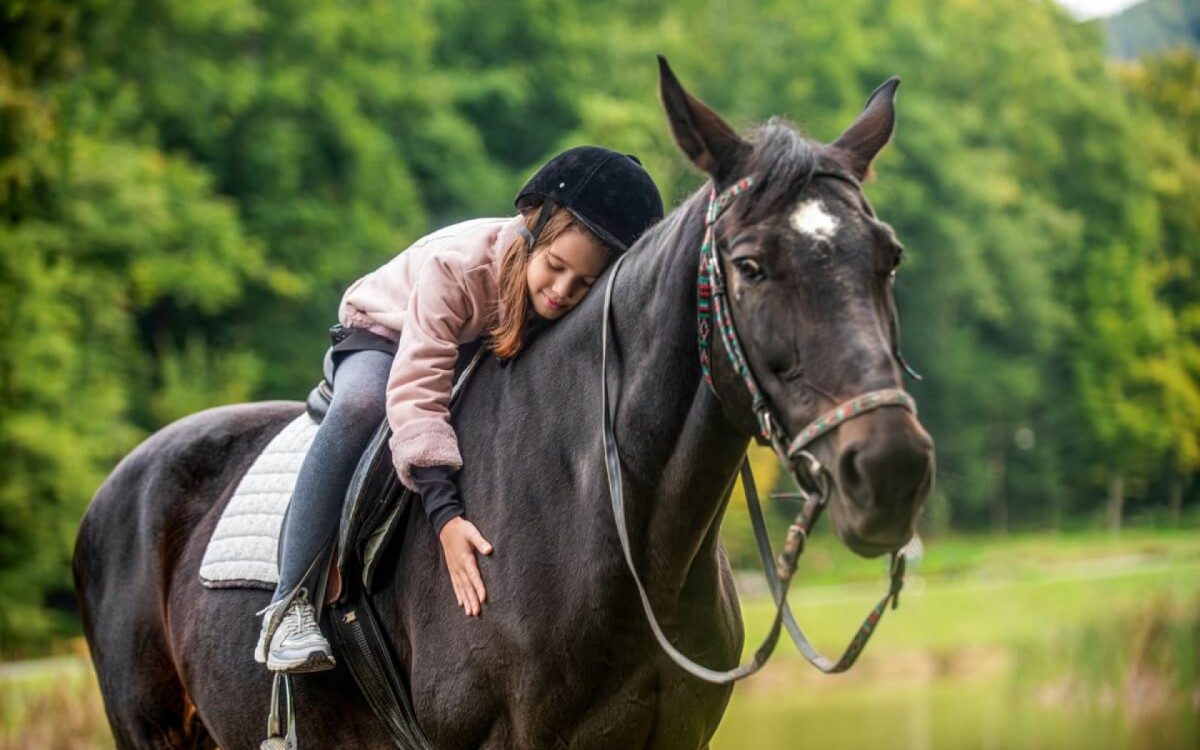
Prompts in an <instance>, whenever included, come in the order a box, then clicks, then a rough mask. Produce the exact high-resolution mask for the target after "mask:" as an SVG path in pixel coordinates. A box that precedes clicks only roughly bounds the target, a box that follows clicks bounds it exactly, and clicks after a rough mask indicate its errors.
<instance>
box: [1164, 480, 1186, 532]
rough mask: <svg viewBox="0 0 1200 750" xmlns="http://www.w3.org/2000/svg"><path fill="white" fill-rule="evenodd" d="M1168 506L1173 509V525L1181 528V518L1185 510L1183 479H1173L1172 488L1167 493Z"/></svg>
mask: <svg viewBox="0 0 1200 750" xmlns="http://www.w3.org/2000/svg"><path fill="white" fill-rule="evenodd" d="M1167 498H1168V507H1170V509H1171V525H1172V526H1174V527H1175V528H1179V518H1180V515H1181V514H1182V511H1183V479H1182V478H1181V477H1174V478H1172V479H1171V489H1170V490H1169V491H1168V493H1167Z"/></svg>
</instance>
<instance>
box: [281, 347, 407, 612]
mask: <svg viewBox="0 0 1200 750" xmlns="http://www.w3.org/2000/svg"><path fill="white" fill-rule="evenodd" d="M391 366H392V355H390V354H388V353H386V352H381V351H375V350H371V349H367V350H361V351H353V352H350V353H348V354H345V355H342V357H341V359H340V361H339V362H338V363H337V369H336V371H335V377H334V381H335V384H334V389H333V400H332V401H331V403H330V405H329V411H328V412H327V413H326V414H325V419H323V420H322V421H321V426H320V427H319V428H318V429H317V434H316V436H315V437H314V438H313V443H312V448H310V449H309V451H308V455H307V456H305V458H304V464H303V465H302V466H301V467H300V474H299V475H298V476H297V477H296V489H295V492H294V493H293V494H292V501H291V505H290V506H289V507H288V511H287V520H286V521H285V523H284V528H283V536H282V538H281V539H280V540H279V545H280V555H279V558H280V559H279V583H278V584H277V585H276V586H275V595H274V596H273V597H272V598H271V601H272V602H277V601H279V600H280V599H283V598H284V597H285V596H287V595H288V594H290V593H291V592H292V590H293V589H295V588H296V587H297V586H299V585H300V584H302V583H308V584H309V588H310V590H312V589H313V587H312V583H313V580H316V579H317V576H315V575H314V576H313V577H312V578H313V580H310V581H304V580H302V579H303V578H304V574H305V573H306V572H307V571H308V569H309V568H310V567H311V566H312V563H313V562H314V561H315V560H316V558H317V555H319V554H321V551H322V549H323V548H324V547H325V545H326V544H327V543H328V542H329V540H330V539H332V538H333V535H334V534H335V533H336V531H337V526H338V521H339V520H340V519H341V515H342V503H343V502H344V500H345V497H346V488H347V487H348V486H349V484H350V479H351V478H352V477H353V476H354V469H355V467H356V466H358V460H359V458H360V457H361V456H362V453H363V451H364V450H365V449H366V447H367V443H368V442H370V440H371V436H372V435H374V434H375V430H376V428H378V427H379V423H380V422H381V421H382V420H383V417H384V406H385V396H384V393H385V390H386V388H387V378H388V371H389V370H390V369H391ZM317 570H318V571H319V570H320V568H319V567H318V568H317Z"/></svg>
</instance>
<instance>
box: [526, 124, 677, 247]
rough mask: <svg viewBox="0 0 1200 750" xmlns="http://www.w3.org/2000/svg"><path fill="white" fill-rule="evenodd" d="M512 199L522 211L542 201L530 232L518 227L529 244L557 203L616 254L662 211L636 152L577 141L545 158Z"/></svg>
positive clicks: (656, 219)
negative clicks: (577, 143) (625, 152)
mask: <svg viewBox="0 0 1200 750" xmlns="http://www.w3.org/2000/svg"><path fill="white" fill-rule="evenodd" d="M516 204H517V208H518V209H519V210H520V211H521V212H522V213H525V212H526V211H528V210H530V209H532V208H535V207H536V206H538V205H539V204H541V205H543V206H544V208H543V209H542V213H541V215H540V216H539V217H538V223H537V226H535V227H534V228H533V231H532V232H530V231H529V230H528V229H525V228H524V227H522V232H521V234H522V236H523V237H524V238H525V241H526V242H527V243H529V247H530V248H532V247H533V246H534V244H535V243H536V242H537V238H538V235H540V234H541V232H542V228H543V227H545V225H546V221H547V220H548V219H549V218H550V216H551V215H552V214H553V213H554V211H555V209H556V208H558V207H559V206H562V207H563V208H565V209H567V210H568V211H570V212H571V213H572V214H574V215H575V217H576V218H577V219H579V220H580V221H581V222H583V224H584V225H586V226H587V228H588V229H590V230H592V231H593V232H595V233H596V236H598V237H599V238H600V239H601V240H603V241H604V244H606V245H608V246H609V247H610V248H612V249H613V251H614V252H615V253H617V254H618V255H619V254H621V253H623V252H625V251H626V250H628V249H629V247H630V245H632V244H633V243H634V241H635V240H637V238H638V237H640V236H641V234H642V232H645V231H646V229H647V228H649V227H650V225H651V224H653V223H654V222H656V221H658V220H659V219H661V218H662V217H663V204H662V198H661V197H660V196H659V194H658V187H657V186H656V185H655V184H654V180H653V179H651V177H650V174H649V173H648V172H647V171H646V170H645V168H643V167H642V163H641V162H640V161H638V158H637V157H636V156H633V155H632V154H621V153H618V152H616V151H611V150H609V149H607V148H601V147H599V146H577V147H575V148H572V149H568V150H566V151H564V152H562V153H561V154H559V155H558V156H556V157H554V158H553V159H551V160H550V161H548V162H546V164H545V166H543V167H542V168H541V169H539V170H538V171H537V173H536V174H534V175H533V177H531V178H530V179H529V182H527V183H525V187H523V188H521V191H520V192H519V193H517V200H516Z"/></svg>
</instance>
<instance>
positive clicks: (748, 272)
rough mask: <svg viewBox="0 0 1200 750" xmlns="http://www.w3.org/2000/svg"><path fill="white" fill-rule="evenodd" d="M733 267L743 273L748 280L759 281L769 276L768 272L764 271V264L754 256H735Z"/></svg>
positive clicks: (743, 276)
mask: <svg viewBox="0 0 1200 750" xmlns="http://www.w3.org/2000/svg"><path fill="white" fill-rule="evenodd" d="M733 267H734V268H736V269H737V272H738V273H739V274H741V276H742V278H743V279H745V280H746V281H749V282H753V283H757V282H759V281H762V280H763V279H765V278H767V274H766V272H765V271H763V267H762V265H760V264H759V262H758V261H756V260H755V259H754V258H746V257H742V258H734V259H733Z"/></svg>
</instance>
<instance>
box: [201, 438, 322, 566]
mask: <svg viewBox="0 0 1200 750" xmlns="http://www.w3.org/2000/svg"><path fill="white" fill-rule="evenodd" d="M316 434H317V423H316V422H314V421H313V420H312V418H310V417H309V416H308V414H301V415H300V416H298V417H296V418H295V419H294V420H292V422H291V423H290V424H288V426H287V427H284V428H283V431H282V432H280V433H279V434H278V435H276V436H275V437H274V439H272V440H271V442H270V443H269V444H268V445H267V447H266V448H265V449H264V450H263V452H262V453H260V454H259V456H258V458H256V459H254V465H252V466H251V467H250V469H249V471H247V472H246V475H245V476H243V477H242V481H241V482H240V483H239V484H238V487H237V489H236V490H235V491H234V493H233V497H232V498H230V500H229V504H228V505H227V506H225V512H224V513H222V514H221V518H220V520H219V521H217V528H216V530H214V531H213V535H212V538H211V539H209V540H208V548H207V549H206V550H205V551H204V560H203V562H201V563H200V582H201V583H202V584H204V585H205V586H207V587H209V588H237V587H251V588H274V587H275V583H276V582H277V581H278V580H279V568H278V566H277V564H276V559H275V558H276V551H277V550H278V546H279V533H280V531H282V526H283V514H284V511H286V510H287V506H288V503H289V502H291V499H292V490H294V489H295V487H296V475H297V474H299V473H300V465H301V464H302V463H304V456H305V455H306V454H307V453H308V448H309V446H311V445H312V441H313V437H314V436H315V435H316Z"/></svg>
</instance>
